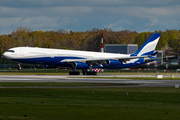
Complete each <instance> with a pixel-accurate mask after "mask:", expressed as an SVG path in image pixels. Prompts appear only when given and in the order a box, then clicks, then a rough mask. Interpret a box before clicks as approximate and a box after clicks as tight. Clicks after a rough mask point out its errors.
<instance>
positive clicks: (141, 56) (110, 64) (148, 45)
mask: <svg viewBox="0 0 180 120" xmlns="http://www.w3.org/2000/svg"><path fill="white" fill-rule="evenodd" d="M160 35H161V34H160V33H153V34H152V35H151V36H150V37H149V39H148V40H147V41H146V42H145V43H144V44H143V45H142V46H141V47H140V48H139V49H138V50H137V51H136V52H134V53H132V54H114V53H101V52H90V51H78V50H64V49H49V48H38V47H15V48H11V49H9V50H8V51H7V52H5V53H4V54H3V56H4V57H5V58H7V59H10V60H13V61H16V62H20V63H29V64H43V65H53V66H57V67H71V68H72V71H70V72H69V74H70V75H79V74H80V72H79V71H76V69H82V73H83V75H96V74H97V73H96V72H94V71H93V69H94V68H100V69H121V68H129V67H133V66H137V65H141V64H144V63H147V62H151V61H154V60H157V58H155V57H153V56H154V55H155V54H157V52H154V50H155V48H156V45H157V43H158V41H159V38H160Z"/></svg>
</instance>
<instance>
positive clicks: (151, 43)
mask: <svg viewBox="0 0 180 120" xmlns="http://www.w3.org/2000/svg"><path fill="white" fill-rule="evenodd" d="M160 35H161V33H153V34H152V35H151V36H150V37H149V38H148V39H147V40H146V42H145V43H144V44H143V45H142V46H141V47H140V48H139V49H138V50H137V51H136V52H134V53H132V54H131V56H146V55H153V53H154V50H155V48H156V45H157V43H158V41H159V38H160Z"/></svg>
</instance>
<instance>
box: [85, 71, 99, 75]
mask: <svg viewBox="0 0 180 120" xmlns="http://www.w3.org/2000/svg"><path fill="white" fill-rule="evenodd" d="M86 74H87V75H97V72H94V71H90V72H87V73H86Z"/></svg>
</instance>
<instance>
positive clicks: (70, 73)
mask: <svg viewBox="0 0 180 120" xmlns="http://www.w3.org/2000/svg"><path fill="white" fill-rule="evenodd" d="M79 74H80V72H79V71H70V72H69V75H79Z"/></svg>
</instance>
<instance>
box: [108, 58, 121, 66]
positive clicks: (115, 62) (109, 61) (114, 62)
mask: <svg viewBox="0 0 180 120" xmlns="http://www.w3.org/2000/svg"><path fill="white" fill-rule="evenodd" d="M106 64H107V65H108V66H120V65H122V64H123V63H122V62H121V61H119V60H112V59H109V60H107V61H106Z"/></svg>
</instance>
